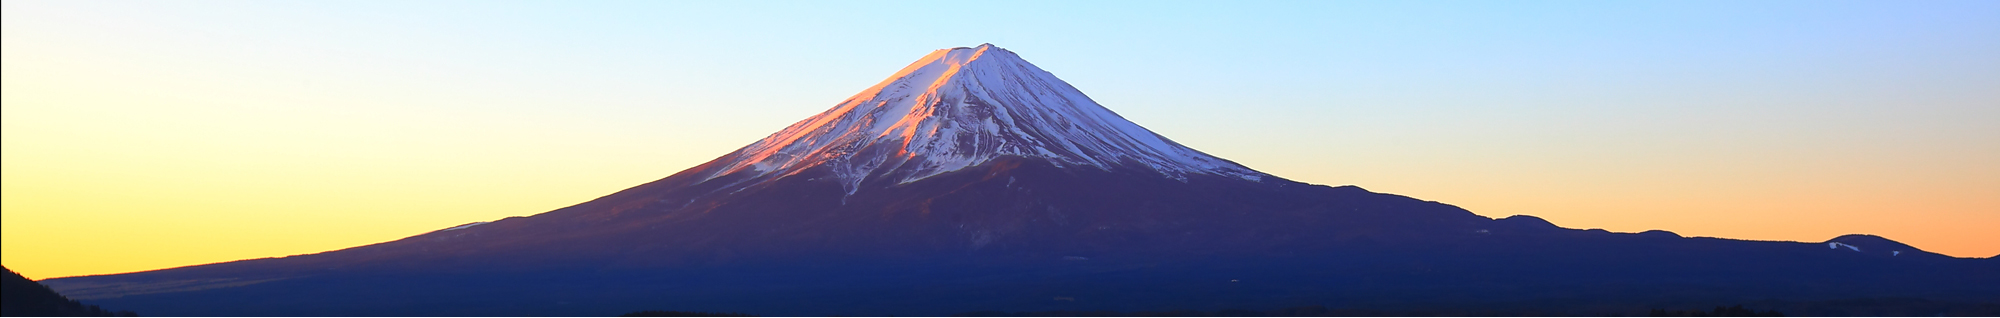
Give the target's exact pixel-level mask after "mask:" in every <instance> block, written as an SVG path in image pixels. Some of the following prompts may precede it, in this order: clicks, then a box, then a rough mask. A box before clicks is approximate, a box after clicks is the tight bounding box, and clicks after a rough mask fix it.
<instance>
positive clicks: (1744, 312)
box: [1648, 305, 1785, 317]
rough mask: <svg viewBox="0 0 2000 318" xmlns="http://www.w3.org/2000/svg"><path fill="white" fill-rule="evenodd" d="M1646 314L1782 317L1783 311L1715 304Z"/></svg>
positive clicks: (1655, 310)
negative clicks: (1706, 309)
mask: <svg viewBox="0 0 2000 318" xmlns="http://www.w3.org/2000/svg"><path fill="white" fill-rule="evenodd" d="M1648 316H1653V317H1784V316H1785V313H1781V312H1778V311H1776V310H1765V311H1755V310H1749V309H1743V305H1736V306H1730V307H1727V308H1725V307H1722V306H1715V310H1711V311H1701V309H1695V310H1673V311H1669V310H1666V309H1653V312H1652V313H1650V314H1648Z"/></svg>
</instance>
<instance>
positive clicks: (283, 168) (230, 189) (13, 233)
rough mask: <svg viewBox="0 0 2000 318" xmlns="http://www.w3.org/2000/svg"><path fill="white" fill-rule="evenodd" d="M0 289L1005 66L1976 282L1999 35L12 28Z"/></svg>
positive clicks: (452, 17)
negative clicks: (903, 83)
mask: <svg viewBox="0 0 2000 318" xmlns="http://www.w3.org/2000/svg"><path fill="white" fill-rule="evenodd" d="M4 6H5V7H4V10H0V14H4V26H0V32H4V37H0V39H4V43H0V50H4V54H0V55H4V56H3V57H4V67H0V72H4V80H0V103H3V104H4V105H0V106H4V107H0V110H4V114H0V120H4V123H0V128H4V131H0V138H4V142H0V146H4V149H0V155H4V158H0V164H4V165H3V166H0V168H4V171H0V178H4V180H0V181H4V182H0V184H3V185H4V193H3V194H0V195H4V200H0V203H4V207H0V209H4V213H0V218H4V221H3V222H0V249H4V253H0V257H3V258H4V259H0V263H4V264H5V265H6V266H7V267H8V268H11V269H14V270H16V271H19V272H21V273H23V274H25V275H27V276H29V277H32V278H36V279H43V278H52V277H62V276H73V275H87V274H105V273H116V272H129V271H139V270H149V269H158V268H166V267H175V266H186V265H195V264H203V263H212V262H222V261H230V260H237V259H246V258H258V257H275V256H284V255H293V254H305V253H315V252H321V251H327V250H334V249H339V248H345V247H352V246H358V245H363V244H370V243H376V242H383V241H388V240H393V239H397V238H402V237H406V236H410V235H415V234H419V233H422V232H426V231H430V230H435V229H440V228H445V227H450V226H454V225H458V224H463V223H467V222H473V221H487V220H493V219H499V218H502V217H507V216H520V215H532V214H535V213H540V212H544V211H548V210H552V209H555V208H559V207H563V206H567V205H570V204H575V203H579V202H582V201H585V200H589V199H592V198H596V197H598V196H601V195H605V194H609V193H611V192H613V191H616V190H619V189H623V188H626V187H630V186H633V185H638V184H640V183H644V182H647V181H651V180H654V179H658V178H661V177H665V176H667V175H670V174H672V173H674V172H678V171H680V170H682V169H686V168H689V167H692V166H694V165H696V164H699V163H701V162H704V161H707V160H709V159H713V158H714V157H716V156H720V155H722V154H725V153H727V152H729V151H732V150H734V149H736V148H738V147H742V146H743V145H746V144H749V143H750V142H753V141H756V140H757V139H759V138H762V137H764V136H766V135H768V134H770V133H773V132H776V131H778V130H779V129H782V128H784V127H785V126H786V125H789V124H791V123H792V122H795V121H798V120H800V119H804V118H806V117H808V116H811V115H813V114H816V113H818V112H820V111H823V110H825V109H826V108H828V107H832V106H833V105H834V104H835V103H837V102H839V101H841V100H843V99H845V98H846V97H848V96H850V95H852V94H854V93H856V92H858V91H860V90H862V89H864V88H867V87H868V86H869V85H873V84H875V83H876V82H878V81H880V80H882V77H884V76H887V75H889V74H891V73H894V72H895V71H896V70H898V69H900V68H902V67H903V66H904V65H906V64H908V63H910V62H911V61H913V60H915V59H917V58H919V57H922V56H923V55H924V54H926V53H929V52H930V51H931V50H935V49H940V48H949V47H957V46H974V45H978V44H980V43H988V42H990V43H994V44H996V45H999V46H1001V47H1005V48H1008V49H1010V50H1012V51H1014V52H1017V53H1019V54H1020V55H1021V56H1022V57H1024V58H1026V59H1027V60H1028V61H1030V62H1033V63H1035V64H1037V65H1039V66H1041V67H1042V68H1043V69H1046V70H1049V71H1051V72H1053V73H1055V74H1056V75H1057V76H1059V77H1061V78H1063V79H1065V80H1067V81H1069V82H1070V83H1071V84H1073V85H1075V86H1076V87H1078V88H1079V89H1082V90H1083V91H1084V92H1085V93H1088V94H1090V96H1091V97H1092V98H1094V99H1096V100H1097V101H1098V102H1100V103H1102V104H1104V105H1105V106H1106V107H1110V108H1111V109H1112V110H1114V111H1117V112H1119V113H1120V114H1121V115H1123V116H1125V117H1126V118H1128V119H1131V120H1133V121H1134V122H1137V123H1139V124H1141V125H1144V126H1146V127H1148V128H1151V129H1152V130H1154V131H1155V132H1159V133H1161V134H1163V135H1166V136H1168V137H1170V138H1173V139H1175V140H1176V141H1179V142H1180V143H1182V144H1185V145H1188V146H1191V147H1194V148H1196V149H1201V150H1203V151H1206V152H1208V153H1210V154H1214V155H1217V156H1221V157H1224V158H1228V159H1231V160H1235V161H1237V162H1239V163H1243V164H1245V165H1247V166H1249V167H1251V168H1255V169H1259V170H1262V171H1265V172H1268V173H1272V174H1275V175H1279V176H1283V177H1286V178H1290V179H1294V180H1299V181H1304V182H1310V183H1318V184H1329V185H1346V184H1352V185H1359V186H1362V187H1364V188H1367V189H1370V190H1374V191H1378V192H1388V193H1396V194H1402V195H1408V196H1412V197H1417V198H1421V199H1425V200H1434V201H1439V202H1445V203H1450V204H1454V205H1457V206H1460V207H1464V208H1467V209H1470V210H1472V211H1473V212H1476V213H1479V214H1481V215H1486V216H1490V217H1505V216H1509V215H1515V214H1531V215H1537V216H1541V217H1543V218H1546V219H1548V220H1550V221H1553V222H1555V223H1556V224H1558V225H1562V226H1565V227H1573V228H1603V229H1608V230H1612V231H1619V232H1636V231H1642V230H1647V229H1665V230H1670V231H1675V232H1678V233H1681V234H1683V235H1688V236H1713V237H1728V238H1741V239H1752V240H1786V241H1806V242H1818V241H1823V240H1826V239H1828V238H1832V237H1834V236H1838V235H1841V234H1848V233H1868V234H1877V235H1883V236H1886V237H1889V238H1891V239H1895V240H1899V241H1902V242H1905V243H1909V244H1912V245H1915V246H1917V247H1919V248H1923V249H1926V250H1930V251H1936V252H1941V253H1945V254H1948V255H1953V256H1960V257H1988V256H1994V255H1995V254H2000V231H1995V230H1993V228H1994V227H1995V225H1996V224H2000V1H1962V2H1953V1H1873V2H1845V1H1658V2H1640V1H1576V2H1515V1H1508V2H1498V1H1495V2H1417V1H1395V2H1387V1H1384V2H1330V1H1329V2H1253V3H1243V2H1238V1H1231V2H1157V1H1146V2H1088V3H1071V2H1066V1H1058V2H1026V3H1016V2H951V3H944V2H937V1H930V2H664V1H645V2H638V1H634V2H584V3H577V2H500V1H463V2H457V1H424V2H406V1H244V2H231V1H180V2H168V1H150V2H106V1H6V2H4Z"/></svg>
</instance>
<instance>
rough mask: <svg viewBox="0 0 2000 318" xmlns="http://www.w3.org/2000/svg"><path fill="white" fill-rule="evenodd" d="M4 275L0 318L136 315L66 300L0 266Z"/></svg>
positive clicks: (1, 283) (60, 295)
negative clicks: (4, 317) (0, 317)
mask: <svg viewBox="0 0 2000 318" xmlns="http://www.w3.org/2000/svg"><path fill="white" fill-rule="evenodd" d="M0 271H5V272H7V273H6V274H5V276H0V316H6V317H91V316H98V317H111V316H137V314H134V313H133V312H131V311H115V312H114V311H109V310H104V308H100V307H97V306H94V305H91V306H86V305H84V304H83V303H82V302H77V301H75V300H70V299H69V297H63V295H62V294H57V293H56V291H55V290H51V289H49V287H48V286H43V285H42V284H41V283H36V282H35V281H34V280H29V279H28V277H25V276H21V274H20V273H15V272H14V270H11V269H7V267H6V266H0Z"/></svg>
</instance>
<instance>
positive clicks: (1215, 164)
mask: <svg viewBox="0 0 2000 318" xmlns="http://www.w3.org/2000/svg"><path fill="white" fill-rule="evenodd" d="M1010 155H1011V156H1021V157H1034V158H1043V159H1047V160H1048V161H1049V162H1051V163H1054V164H1056V165H1058V166H1063V167H1090V168H1097V169H1104V170H1116V169H1139V170H1144V171H1152V172H1156V173H1159V174H1161V175H1163V176H1165V177H1168V178H1173V179H1180V180H1185V179H1186V177H1187V176H1188V175H1191V174H1207V175H1215V176H1224V177H1235V178H1241V179H1245V180H1250V181H1257V180H1260V179H1262V178H1263V177H1264V174H1263V173H1260V172H1257V171H1255V170H1251V169H1250V168H1247V167H1243V166H1241V165H1237V164H1236V163H1234V162H1230V161H1228V160H1224V159H1222V158H1217V157H1214V156H1210V155H1208V154H1205V153H1202V152H1200V151H1196V150H1194V149H1191V148H1188V147H1186V146H1182V145H1180V144H1178V143H1174V142H1173V141H1172V140H1168V139H1167V138H1166V137H1162V136H1160V135H1158V134H1155V133H1153V132H1152V131H1150V130H1146V128H1144V127H1140V126H1139V125H1138V124H1134V123H1132V122H1131V121H1127V120H1125V118H1123V117H1119V116H1118V114H1116V113H1113V112H1111V110H1110V109H1106V108H1104V106H1100V105H1098V104H1097V102H1095V101H1092V100H1091V99H1090V97H1088V96H1084V94H1083V92H1081V91H1078V90H1077V89H1076V88H1075V87H1071V86H1070V85H1069V83H1065V82H1063V81H1062V80H1061V79H1058V78H1056V77H1055V75H1054V74H1050V73H1049V72H1047V71H1043V70H1042V69H1041V68H1038V67H1035V65H1033V64H1029V63H1028V62H1027V61H1025V60H1022V59H1021V57H1020V56H1018V55H1015V54H1014V53H1013V52H1010V51H1007V50H1006V49H1002V48H999V47H995V46H993V45H992V44H984V45H980V46H978V47H969V48H967V47H960V48H951V49H943V50H937V51H934V52H931V54H930V55H927V56H924V58H922V59H919V60H917V61H916V62H915V63H911V64H910V66H908V67H904V68H903V70H902V71H899V72H896V74H895V75H891V76H889V78H888V79H886V80H883V81H882V82H881V83H880V84H876V85H875V86H874V87H870V88H868V89H867V90H864V91H862V92H861V93H859V94H855V95H854V97H850V98H848V99H847V100H846V101H843V102H841V103H840V104H838V105H837V106H834V107H833V108H832V109H828V110H827V111H826V112H823V113H820V114H819V115H816V116H813V117H811V118H807V119H805V120H803V121H799V122H798V123H795V124H792V125H791V126H790V127H787V128H785V129H784V130H782V131H779V132H778V133H775V134H772V135H771V136H769V137H765V138H764V139H763V140H759V141H757V142H756V143H753V144H751V145H749V146H746V147H744V148H742V149H739V150H737V151H736V152H735V153H733V154H732V156H734V157H735V160H734V161H732V162H729V163H727V164H725V165H723V166H721V167H719V168H717V169H713V170H712V171H710V172H709V173H708V174H707V176H706V177H705V179H704V180H713V179H716V178H718V177H721V176H725V175H730V174H735V173H741V172H749V173H751V174H752V175H753V176H754V177H753V178H748V179H741V181H738V182H751V181H754V180H769V179H773V178H779V177H784V176H789V175H794V174H798V173H800V172H803V171H805V170H806V169H808V168H813V167H819V166H826V167H828V168H831V169H830V171H832V174H833V176H832V178H834V179H835V180H837V181H839V182H841V183H842V184H843V185H844V186H845V187H846V190H847V191H848V193H850V194H852V193H854V191H855V190H856V189H857V188H858V187H859V185H860V184H861V183H862V181H864V180H869V179H871V178H876V177H888V178H895V179H894V180H895V181H896V182H898V183H908V182H911V181H916V180H922V179H924V178H927V177H930V176H935V175H938V174H940V173H945V172H950V171H955V170H959V169H963V168H966V167H971V166H976V165H979V164H981V163H985V162H987V161H990V160H993V159H995V158H999V157H1001V156H1010Z"/></svg>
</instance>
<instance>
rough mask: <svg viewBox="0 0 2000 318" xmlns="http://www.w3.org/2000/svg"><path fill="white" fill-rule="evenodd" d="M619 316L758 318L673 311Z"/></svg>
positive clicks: (731, 314)
mask: <svg viewBox="0 0 2000 318" xmlns="http://www.w3.org/2000/svg"><path fill="white" fill-rule="evenodd" d="M618 316H619V317H756V316H753V315H749V314H742V313H733V312H702V311H671V310H647V311H634V312H629V313H625V314H623V315H618Z"/></svg>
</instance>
